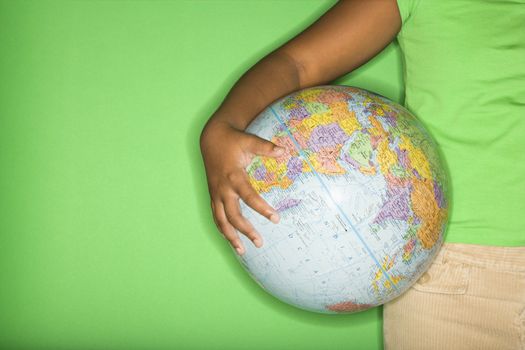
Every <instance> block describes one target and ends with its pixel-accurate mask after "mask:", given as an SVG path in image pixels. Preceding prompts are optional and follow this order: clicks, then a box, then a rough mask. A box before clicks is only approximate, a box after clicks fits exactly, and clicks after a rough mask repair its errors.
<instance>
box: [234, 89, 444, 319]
mask: <svg viewBox="0 0 525 350" xmlns="http://www.w3.org/2000/svg"><path fill="white" fill-rule="evenodd" d="M246 131H247V132H249V133H252V134H255V135H257V136H259V137H262V138H264V139H266V140H270V141H272V142H274V143H275V144H277V145H280V146H282V147H284V148H285V150H286V151H285V153H284V155H282V156H280V157H278V158H270V157H260V156H257V157H255V158H254V159H253V161H252V162H251V164H250V165H249V166H248V167H247V169H246V170H247V173H248V176H249V180H250V183H251V184H252V186H253V187H254V188H255V189H256V190H257V192H258V193H259V194H260V195H261V196H262V197H263V198H264V199H265V200H266V201H267V202H268V203H269V204H270V205H271V206H273V207H274V208H275V209H276V210H277V211H278V212H279V214H280V217H281V221H280V223H279V224H277V225H276V224H273V223H271V222H270V221H268V220H267V219H266V218H264V217H263V216H261V215H260V214H258V213H257V212H255V211H254V210H253V209H251V208H250V207H248V206H247V205H246V204H245V203H244V202H242V201H241V209H242V213H243V215H244V216H245V217H246V218H247V219H248V220H249V221H250V222H251V223H252V224H253V225H254V227H255V229H256V230H257V231H258V232H259V233H260V234H261V235H262V237H263V240H264V246H263V247H262V248H256V247H254V246H253V244H252V243H251V242H250V241H249V240H248V239H247V238H246V237H244V236H243V235H241V239H242V240H243V243H244V245H245V247H246V253H245V254H244V255H243V256H240V257H238V259H239V260H240V262H241V263H242V264H243V266H244V267H245V268H246V270H247V271H248V272H249V274H250V275H251V276H252V277H253V278H254V279H255V280H256V281H257V282H258V284H259V285H260V286H261V287H262V288H264V289H265V290H267V291H268V292H269V293H271V294H272V295H274V296H276V297H277V298H279V299H281V300H283V301H284V302H287V303H289V304H292V305H295V306H297V307H299V308H302V309H305V310H310V311H315V312H322V313H341V312H343V313H346V312H356V311H361V310H365V309H368V308H370V307H373V306H377V305H381V304H383V303H385V302H387V301H390V300H392V299H393V298H395V297H397V296H398V295H400V294H401V293H402V292H404V291H405V290H406V289H407V288H408V287H410V286H411V285H412V284H413V283H414V282H415V281H416V280H417V279H418V278H419V276H420V275H421V274H422V273H423V272H424V271H425V270H426V269H427V268H428V266H429V264H430V263H431V262H432V259H433V257H434V256H435V255H436V253H437V251H438V250H439V248H440V247H441V244H442V242H443V234H444V232H445V229H446V224H447V221H448V207H449V203H448V181H447V173H446V171H445V167H444V163H443V160H442V158H441V157H440V154H439V151H438V147H437V145H436V144H435V141H434V140H433V138H432V137H431V135H429V133H428V132H427V131H426V129H425V128H424V127H423V126H422V124H421V123H420V122H419V121H418V119H417V118H416V117H415V116H413V115H412V114H411V113H410V112H409V111H408V110H406V109H405V108H404V107H402V106H400V105H399V104H397V103H395V102H392V101H390V100H388V99H387V98H385V97H382V96H380V95H377V94H374V93H372V92H369V91H366V90H363V89H359V88H354V87H348V86H341V85H326V86H317V87H312V88H306V89H302V90H299V91H297V92H294V93H292V94H290V95H288V96H286V97H283V98H281V99H279V100H278V101H276V102H275V103H273V104H272V105H271V106H269V107H268V108H266V109H265V110H264V111H263V112H261V113H260V114H259V115H258V116H257V118H255V119H254V121H253V122H252V123H251V124H250V125H249V127H248V128H247V130H246Z"/></svg>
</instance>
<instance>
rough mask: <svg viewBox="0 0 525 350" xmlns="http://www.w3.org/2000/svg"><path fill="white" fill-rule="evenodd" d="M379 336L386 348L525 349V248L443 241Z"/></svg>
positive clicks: (387, 315)
mask: <svg viewBox="0 0 525 350" xmlns="http://www.w3.org/2000/svg"><path fill="white" fill-rule="evenodd" d="M383 334H384V343H385V349H386V350H395V349H402V350H411V349H417V350H433V349H439V350H444V349H445V350H454V349H469V350H470V349H476V350H478V349H487V350H505V349H512V350H517V349H520V350H521V349H525V247H495V246H481V245H473V244H460V243H445V244H444V245H443V247H442V248H441V250H440V252H439V253H438V255H437V257H436V259H435V260H434V262H433V263H432V265H431V266H430V268H429V270H428V271H427V272H426V273H424V274H423V275H422V276H421V278H420V279H419V280H418V281H417V282H416V284H414V285H413V286H412V287H411V288H410V289H409V290H408V291H407V292H406V293H404V294H403V295H401V296H400V297H399V298H397V299H395V300H393V301H391V302H389V303H387V304H385V305H384V308H383Z"/></svg>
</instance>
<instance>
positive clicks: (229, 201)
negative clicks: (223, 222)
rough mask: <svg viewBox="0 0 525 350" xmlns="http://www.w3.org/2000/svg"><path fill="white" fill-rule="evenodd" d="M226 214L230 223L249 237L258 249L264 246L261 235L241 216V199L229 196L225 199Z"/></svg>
mask: <svg viewBox="0 0 525 350" xmlns="http://www.w3.org/2000/svg"><path fill="white" fill-rule="evenodd" d="M223 203H224V212H225V214H226V217H227V218H228V221H229V223H230V224H231V225H232V226H233V227H234V228H236V229H237V230H239V231H240V232H242V233H243V234H244V235H245V236H246V237H248V238H249V239H250V240H251V241H252V242H253V244H254V245H255V246H256V247H258V248H259V247H261V246H262V237H261V236H260V235H259V233H258V232H257V231H255V228H254V227H253V226H252V224H251V223H250V222H249V221H248V220H246V218H245V217H244V216H242V214H241V207H240V205H239V198H238V197H237V196H233V195H232V196H228V197H227V198H225V199H224V202H223Z"/></svg>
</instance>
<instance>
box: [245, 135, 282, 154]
mask: <svg viewBox="0 0 525 350" xmlns="http://www.w3.org/2000/svg"><path fill="white" fill-rule="evenodd" d="M248 137H249V138H250V140H249V150H250V151H251V152H252V153H253V154H256V155H259V156H264V157H280V156H282V155H283V154H284V152H285V148H284V147H281V146H278V145H276V144H274V143H272V142H270V141H267V140H265V139H263V138H260V137H258V136H255V135H248Z"/></svg>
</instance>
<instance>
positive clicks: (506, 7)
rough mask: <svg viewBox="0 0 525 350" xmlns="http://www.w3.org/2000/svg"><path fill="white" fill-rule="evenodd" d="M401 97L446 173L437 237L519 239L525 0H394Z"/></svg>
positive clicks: (524, 192) (492, 241) (524, 146)
mask: <svg viewBox="0 0 525 350" xmlns="http://www.w3.org/2000/svg"><path fill="white" fill-rule="evenodd" d="M397 3H398V7H399V10H400V13H401V16H402V21H403V26H402V29H401V31H400V33H399V34H398V41H399V44H400V47H401V50H402V52H403V59H404V80H405V105H406V107H407V108H408V109H409V110H411V111H412V112H413V113H414V114H415V115H416V116H417V117H418V118H419V119H420V120H422V122H423V123H424V124H425V126H426V127H427V128H428V130H429V131H430V132H431V133H432V135H433V136H434V138H435V140H436V141H437V143H438V144H439V146H440V149H441V151H442V153H443V156H444V159H445V162H446V163H447V167H448V171H449V174H450V180H451V195H452V196H451V203H452V205H451V213H450V221H449V226H448V229H447V233H446V237H445V241H447V242H463V243H472V244H484V245H499V246H505V245H508V246H519V245H525V0H514V1H498V0H398V1H397Z"/></svg>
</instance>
